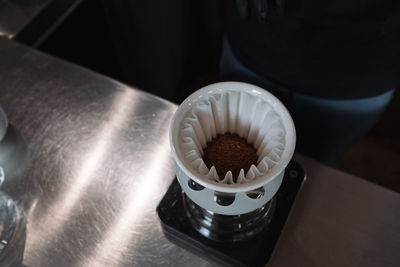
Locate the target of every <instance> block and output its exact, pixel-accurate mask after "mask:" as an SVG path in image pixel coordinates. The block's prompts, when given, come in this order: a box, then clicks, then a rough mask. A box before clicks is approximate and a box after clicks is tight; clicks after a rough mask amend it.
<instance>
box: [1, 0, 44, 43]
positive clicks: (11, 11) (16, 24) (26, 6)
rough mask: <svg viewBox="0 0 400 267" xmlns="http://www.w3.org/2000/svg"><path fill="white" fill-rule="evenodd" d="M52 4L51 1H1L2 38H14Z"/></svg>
mask: <svg viewBox="0 0 400 267" xmlns="http://www.w3.org/2000/svg"><path fill="white" fill-rule="evenodd" d="M49 2H51V1H50V0H27V1H12V0H0V36H6V37H7V38H13V37H14V36H15V35H16V34H18V33H19V32H20V31H21V30H22V29H23V28H24V27H25V26H26V25H27V24H28V23H29V22H30V21H32V19H33V18H34V17H35V16H36V15H37V14H38V13H39V12H40V11H41V10H42V9H44V8H45V7H46V5H47V4H48V3H49Z"/></svg>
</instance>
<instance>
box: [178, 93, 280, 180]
mask: <svg viewBox="0 0 400 267" xmlns="http://www.w3.org/2000/svg"><path fill="white" fill-rule="evenodd" d="M225 133H235V134H238V135H239V136H240V137H243V138H245V139H246V140H247V142H248V143H250V144H253V145H254V147H255V148H256V149H257V156H258V163H257V166H255V165H252V166H251V167H250V169H249V171H248V172H247V173H245V172H244V170H243V169H242V170H241V171H240V173H239V176H238V177H237V179H236V182H235V181H234V180H235V179H234V177H233V176H232V172H231V171H228V172H227V173H226V174H225V175H224V176H223V177H219V176H218V173H217V171H216V169H215V167H214V166H213V167H211V169H209V168H207V166H206V165H205V163H204V161H203V159H202V156H203V149H204V148H205V147H206V145H207V142H210V141H211V140H212V139H213V138H215V137H216V136H217V134H225ZM285 134H286V133H285V127H284V125H283V123H282V120H281V118H280V116H279V115H278V114H277V113H276V112H275V111H274V108H273V106H272V105H271V104H270V103H268V102H266V101H264V100H263V99H262V98H259V97H257V95H252V94H250V93H248V92H245V91H226V92H220V93H218V94H210V95H209V96H208V98H204V99H203V100H200V101H197V102H196V103H195V104H194V106H193V108H192V109H191V110H189V111H188V112H187V114H185V117H184V119H183V120H182V126H181V132H180V138H181V142H180V143H181V144H182V151H183V152H184V157H185V161H186V162H189V163H190V165H191V166H192V167H193V168H194V169H195V170H197V171H198V173H199V174H201V175H204V176H206V177H207V178H208V179H210V180H213V181H216V182H218V183H222V184H235V183H236V184H245V183H248V182H249V181H252V180H255V179H257V178H258V177H260V176H263V175H265V174H266V173H267V172H268V171H269V170H270V169H272V168H273V167H274V166H275V165H276V164H277V163H278V162H279V161H280V160H281V156H282V152H283V151H284V149H285Z"/></svg>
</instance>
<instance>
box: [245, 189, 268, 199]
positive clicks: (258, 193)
mask: <svg viewBox="0 0 400 267" xmlns="http://www.w3.org/2000/svg"><path fill="white" fill-rule="evenodd" d="M264 194H265V190H264V187H259V188H256V189H253V190H251V191H247V192H246V195H247V196H248V197H249V198H252V199H260V198H261V197H262V196H263V195H264Z"/></svg>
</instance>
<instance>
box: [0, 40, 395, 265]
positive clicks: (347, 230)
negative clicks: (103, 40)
mask: <svg viewBox="0 0 400 267" xmlns="http://www.w3.org/2000/svg"><path fill="white" fill-rule="evenodd" d="M0 58H1V60H0V104H1V105H2V107H3V108H4V110H5V112H6V113H7V116H8V118H9V122H10V125H12V126H13V127H15V129H16V130H18V132H19V133H20V134H21V135H22V137H23V139H24V140H25V141H26V144H27V153H26V156H25V157H21V159H20V162H19V164H17V165H18V166H20V167H21V166H25V167H24V168H22V169H21V170H19V171H16V172H15V173H16V174H17V175H16V177H15V178H13V179H10V180H7V177H6V181H5V182H4V184H3V186H2V188H1V189H2V190H7V193H8V194H9V195H11V196H12V197H13V198H14V199H16V200H17V201H20V202H21V203H22V204H23V206H24V208H25V213H26V220H27V236H26V247H25V252H24V259H23V263H24V265H27V266H29V267H34V266H151V265H152V266H154V265H156V266H160V265H163V266H164V265H165V266H215V264H214V263H208V262H207V261H206V260H203V259H201V258H199V257H197V256H195V255H193V254H191V253H189V252H187V251H186V250H184V249H181V248H179V247H177V246H175V245H174V244H172V243H170V242H169V241H167V240H166V238H165V237H164V235H163V233H162V231H161V226H160V224H159V221H158V218H157V215H156V211H155V210H156V206H157V204H158V203H159V201H160V199H161V198H162V197H163V195H164V193H165V192H166V190H167V188H168V186H169V184H170V183H171V181H172V180H173V178H174V166H173V161H172V158H171V156H170V152H169V144H168V127H169V121H170V119H171V117H172V114H173V112H174V111H175V109H176V106H175V105H174V104H171V103H169V102H166V101H163V100H161V99H159V98H156V97H154V96H151V95H148V94H145V93H143V92H140V91H137V90H133V89H132V88H129V87H127V86H125V85H123V84H120V83H118V82H115V81H113V80H111V79H108V78H106V77H102V76H100V75H97V74H94V73H93V72H90V71H87V70H85V69H82V68H80V67H77V66H74V65H71V64H67V63H65V62H63V61H60V60H58V59H55V58H53V57H49V56H46V55H44V54H42V53H39V52H36V51H34V50H32V49H29V48H26V47H23V46H21V45H18V44H16V43H14V42H12V41H10V40H8V39H6V38H1V37H0ZM10 129H11V128H10ZM297 160H298V161H300V162H301V163H302V164H303V167H304V169H305V170H306V173H307V181H306V182H305V184H304V186H303V188H302V189H301V191H300V192H299V195H298V199H297V200H296V202H295V204H294V206H293V210H292V212H291V215H290V216H289V219H288V221H287V224H286V226H285V228H284V230H283V233H282V236H281V238H280V240H279V241H278V244H277V247H276V249H275V252H274V255H273V257H272V259H271V260H270V266H395V265H396V263H399V262H400V254H399V253H398V251H399V250H400V235H399V233H400V224H399V221H400V195H399V194H397V193H394V192H391V191H389V190H386V189H383V188H381V187H378V186H376V185H374V184H371V183H368V182H365V181H363V180H361V179H358V178H356V177H354V176H350V175H347V174H344V173H342V172H338V171H336V170H333V169H330V168H327V167H325V166H322V165H319V164H317V163H315V162H313V161H310V160H307V159H304V158H301V157H298V158H297Z"/></svg>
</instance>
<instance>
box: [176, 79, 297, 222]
mask: <svg viewBox="0 0 400 267" xmlns="http://www.w3.org/2000/svg"><path fill="white" fill-rule="evenodd" d="M228 91H231V92H241V93H246V94H248V95H250V96H252V99H255V100H257V101H263V102H265V103H266V104H267V106H269V107H271V108H272V109H273V111H274V112H273V113H271V114H275V115H277V116H279V117H280V120H281V124H282V126H283V129H284V141H283V143H284V148H283V151H282V153H281V154H280V159H279V161H278V162H276V164H274V165H273V166H272V167H271V168H270V169H268V171H267V172H265V173H263V174H262V175H261V176H259V177H257V179H252V180H250V181H247V182H246V183H242V184H227V183H219V182H218V181H215V180H212V179H210V177H207V175H204V174H201V173H200V172H199V171H198V169H196V168H194V167H193V166H192V164H191V162H190V161H189V160H187V158H186V155H185V152H187V151H185V149H184V148H183V144H182V134H181V133H182V129H183V128H184V125H183V121H184V119H185V118H187V116H188V113H190V112H191V111H192V109H193V107H195V106H196V105H197V104H198V103H200V102H203V101H204V100H208V99H210V98H212V97H215V96H216V95H221V94H223V93H225V92H228ZM246 105H247V107H248V108H249V110H250V109H251V106H252V105H251V103H247V102H246ZM245 108H246V107H245ZM295 143H296V133H295V128H294V124H293V121H292V118H291V116H290V114H289V112H288V111H287V109H286V108H285V107H284V105H283V104H282V103H281V102H280V101H279V100H278V99H277V98H276V97H275V96H273V95H272V94H271V93H269V92H267V91H266V90H264V89H262V88H260V87H257V86H254V85H250V84H246V83H241V82H222V83H216V84H212V85H209V86H206V87H204V88H202V89H200V90H198V91H196V92H194V93H193V94H192V95H190V96H189V97H188V98H187V99H186V100H185V101H184V102H183V103H182V104H181V105H180V106H179V108H178V110H177V111H176V112H175V114H174V116H173V118H172V121H171V127H170V145H171V150H172V154H173V157H174V159H175V163H176V175H177V177H178V181H179V183H180V184H181V186H182V188H183V190H184V191H185V193H186V194H187V195H188V196H189V197H190V198H191V199H192V200H193V201H194V202H195V203H196V204H198V205H200V206H202V207H203V208H206V209H208V210H211V211H213V212H216V213H219V214H225V215H235V214H243V213H247V212H250V211H253V210H255V209H257V208H259V207H261V206H262V205H264V204H265V203H266V202H268V201H269V200H270V199H271V198H272V197H273V196H274V195H275V193H276V192H277V190H278V189H279V186H280V184H281V182H282V177H283V174H284V170H285V167H286V166H287V164H288V163H289V161H290V159H291V157H292V155H293V153H294V148H295ZM190 179H192V180H193V181H195V182H196V183H198V184H200V185H202V186H204V187H205V189H203V190H200V191H195V190H193V189H191V188H190V187H189V186H188V182H189V181H190ZM260 187H263V188H264V191H265V193H264V195H263V196H262V197H261V198H259V199H256V200H254V199H250V198H249V197H247V196H246V194H245V192H248V191H251V190H255V189H258V188H260ZM215 191H217V192H223V193H235V194H236V197H235V201H234V202H233V203H232V204H231V205H229V206H221V205H219V204H217V203H216V202H215V200H214V194H215Z"/></svg>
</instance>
